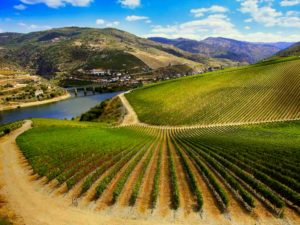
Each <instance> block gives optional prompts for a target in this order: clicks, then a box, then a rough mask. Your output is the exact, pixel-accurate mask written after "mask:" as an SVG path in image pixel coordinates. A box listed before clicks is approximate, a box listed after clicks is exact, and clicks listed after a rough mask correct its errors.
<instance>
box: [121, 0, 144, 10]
mask: <svg viewBox="0 0 300 225" xmlns="http://www.w3.org/2000/svg"><path fill="white" fill-rule="evenodd" d="M119 3H120V4H121V5H122V6H124V7H128V8H131V9H134V8H137V7H139V6H140V5H141V0H119Z"/></svg>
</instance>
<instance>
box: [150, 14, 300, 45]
mask: <svg viewBox="0 0 300 225" xmlns="http://www.w3.org/2000/svg"><path fill="white" fill-rule="evenodd" d="M244 28H245V29H246V30H248V29H249V28H250V29H251V27H248V26H246V27H244ZM154 36H156V37H157V36H159V37H165V38H189V39H195V40H202V39H204V38H207V37H226V38H232V39H236V40H243V41H252V42H265V41H266V40H268V42H277V41H299V40H300V34H296V35H287V34H284V33H283V34H276V33H267V32H266V33H265V32H253V33H247V34H244V33H242V32H240V31H239V30H238V29H237V28H236V27H235V25H234V24H233V23H232V22H231V20H230V18H228V17H227V16H226V15H224V14H213V15H209V16H208V17H206V18H203V19H199V20H192V21H187V22H185V23H181V24H176V25H166V26H161V25H156V26H152V29H151V33H149V34H147V35H144V37H154Z"/></svg>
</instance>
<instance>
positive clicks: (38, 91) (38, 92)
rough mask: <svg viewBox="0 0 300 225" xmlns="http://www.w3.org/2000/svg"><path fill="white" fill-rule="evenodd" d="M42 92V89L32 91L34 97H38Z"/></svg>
mask: <svg viewBox="0 0 300 225" xmlns="http://www.w3.org/2000/svg"><path fill="white" fill-rule="evenodd" d="M42 94H44V91H43V90H36V91H35V92H34V95H35V97H38V96H40V95H42Z"/></svg>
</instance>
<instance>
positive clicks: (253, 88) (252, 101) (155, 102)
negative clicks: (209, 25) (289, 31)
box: [126, 57, 300, 125]
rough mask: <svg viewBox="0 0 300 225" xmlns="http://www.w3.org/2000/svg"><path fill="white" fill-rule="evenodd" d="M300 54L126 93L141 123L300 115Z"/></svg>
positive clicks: (205, 122)
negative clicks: (299, 55)
mask: <svg viewBox="0 0 300 225" xmlns="http://www.w3.org/2000/svg"><path fill="white" fill-rule="evenodd" d="M299 67H300V60H299V59H298V57H294V58H286V59H280V60H277V61H276V60H273V61H268V62H262V63H259V64H254V65H251V66H246V67H242V68H238V69H234V68H232V69H227V70H224V71H219V72H213V73H207V74H204V75H197V76H193V77H187V78H183V79H177V80H174V81H169V82H162V83H158V84H156V85H149V86H145V87H144V88H140V89H137V90H134V91H132V92H131V93H129V94H126V97H127V98H128V100H129V102H130V104H131V105H132V106H133V108H134V110H135V111H136V113H137V115H138V117H139V119H140V121H141V122H144V123H148V124H155V125H195V124H197V125H210V124H230V123H240V122H256V121H269V120H282V119H294V118H299V117H300V92H299V90H300V72H299Z"/></svg>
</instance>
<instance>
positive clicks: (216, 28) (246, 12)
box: [0, 0, 300, 42]
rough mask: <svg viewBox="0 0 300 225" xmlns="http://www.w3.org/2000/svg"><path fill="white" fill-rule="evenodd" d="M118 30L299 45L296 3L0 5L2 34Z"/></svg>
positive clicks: (129, 0) (299, 5)
mask: <svg viewBox="0 0 300 225" xmlns="http://www.w3.org/2000/svg"><path fill="white" fill-rule="evenodd" d="M63 26H86V27H98V28H103V27H116V28H119V29H122V30H126V31H129V32H131V33H134V34H136V35H139V36H143V37H148V36H163V37H169V38H178V37H184V38H192V39H198V40H200V39H204V38H206V37H209V36H214V37H217V36H222V37H228V38H234V39H239V40H247V41H264V42H272V41H300V0H230V1H229V0H223V1H215V0H212V1H204V0H0V32H6V31H14V32H32V31H38V30H45V29H49V28H55V27H63Z"/></svg>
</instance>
